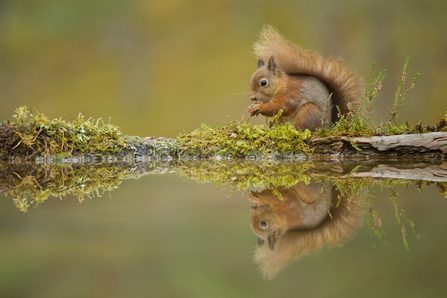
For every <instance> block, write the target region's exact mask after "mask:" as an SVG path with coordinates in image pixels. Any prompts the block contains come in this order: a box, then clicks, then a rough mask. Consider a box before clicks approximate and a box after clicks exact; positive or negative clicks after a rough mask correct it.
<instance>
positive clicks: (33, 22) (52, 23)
mask: <svg viewBox="0 0 447 298" xmlns="http://www.w3.org/2000/svg"><path fill="white" fill-rule="evenodd" d="M264 24H271V25H273V26H275V27H277V28H278V29H279V30H280V31H281V32H283V33H284V34H285V35H286V36H287V37H288V38H289V39H291V40H293V41H294V42H295V43H297V44H300V45H302V46H304V47H306V48H310V49H314V50H317V51H319V52H321V53H322V54H323V55H325V56H329V55H334V56H342V57H344V59H345V60H346V61H348V62H349V63H351V64H353V65H354V66H355V67H356V68H357V70H358V73H359V75H361V76H363V77H366V76H368V75H369V73H370V65H371V62H372V61H377V68H376V69H377V70H383V69H387V70H388V72H387V73H388V75H387V78H386V79H385V81H384V85H383V88H382V92H381V95H380V97H379V98H378V99H379V100H380V104H379V106H378V111H377V113H376V116H377V118H378V119H379V121H380V119H383V120H387V119H388V112H387V107H388V106H390V104H391V101H392V98H393V96H394V91H395V88H396V86H397V84H398V82H399V80H400V73H401V69H402V66H403V63H404V61H405V58H406V57H410V65H409V68H408V77H409V78H410V77H411V76H412V74H413V73H414V72H415V71H420V72H421V74H422V75H421V77H420V79H419V80H418V81H417V83H416V88H415V89H414V90H412V91H411V92H410V93H409V94H408V96H407V100H406V101H405V102H404V106H403V107H402V108H401V110H400V117H399V121H400V122H401V123H402V122H404V121H408V122H409V123H416V122H419V121H420V120H423V121H424V123H425V124H435V123H436V121H437V119H436V116H442V115H444V113H445V111H446V110H447V105H446V104H445V98H446V95H447V92H446V89H445V81H446V79H447V67H446V65H447V52H446V48H447V33H446V32H447V2H446V1H443V0H427V1H413V0H410V1H403V0H399V1H385V0H364V1H354V0H348V1H325V0H315V1H284V0H283V1H281V0H280V1H236V0H214V1H207V0H195V1H187V0H164V1H137V0H128V1H124V0H65V1H58V0H2V1H0V113H1V114H2V115H3V116H2V120H6V119H11V118H12V114H13V111H14V109H15V107H17V106H21V105H28V106H30V107H33V108H36V109H37V110H39V111H41V112H43V113H44V114H46V115H47V116H48V117H49V118H56V117H60V116H62V117H64V118H65V119H67V120H70V119H73V118H76V117H77V115H78V114H79V113H80V112H84V114H85V116H86V117H87V118H88V117H93V118H95V119H97V118H102V119H105V121H108V119H109V118H110V119H111V122H112V123H114V124H116V125H118V126H119V127H121V130H122V131H123V132H124V133H125V134H130V135H139V136H150V135H151V136H157V137H158V136H165V137H175V136H176V135H178V134H179V133H180V132H183V131H184V130H186V131H190V130H193V129H196V128H198V127H199V126H200V124H201V123H205V124H207V125H214V124H215V123H216V122H218V123H220V124H226V123H228V121H229V118H228V117H227V116H228V115H229V116H231V117H233V118H235V119H240V118H241V117H242V116H244V117H245V119H246V118H247V117H248V113H247V112H246V109H247V106H248V105H249V104H250V101H249V99H248V92H249V88H248V82H249V79H250V77H251V74H252V73H253V71H254V70H255V68H256V59H255V57H254V55H253V53H252V52H251V45H252V43H253V41H254V40H255V39H256V34H257V33H258V32H259V31H260V29H261V27H262V26H263V25H264ZM261 118H263V117H258V118H257V119H254V120H253V121H252V122H253V123H263V122H264V119H261Z"/></svg>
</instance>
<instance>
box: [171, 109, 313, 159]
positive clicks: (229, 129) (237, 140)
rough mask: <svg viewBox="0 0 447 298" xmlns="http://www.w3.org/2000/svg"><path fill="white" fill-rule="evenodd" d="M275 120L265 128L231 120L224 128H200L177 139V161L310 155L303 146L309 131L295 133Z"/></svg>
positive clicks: (309, 150) (307, 149) (218, 126)
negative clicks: (211, 157)
mask: <svg viewBox="0 0 447 298" xmlns="http://www.w3.org/2000/svg"><path fill="white" fill-rule="evenodd" d="M280 115H281V112H280V113H278V115H276V116H275V118H274V119H273V121H271V122H270V123H269V125H268V126H264V125H254V126H252V125H250V124H249V123H247V122H243V121H242V120H241V121H235V120H232V121H231V122H230V123H229V124H228V125H226V126H220V125H216V126H214V127H208V126H206V125H202V129H197V130H195V131H193V132H190V133H184V134H180V135H179V136H178V137H177V141H178V143H179V156H180V157H197V158H206V157H210V156H220V157H235V158H243V157H253V158H265V157H279V158H281V157H287V156H290V155H295V154H306V155H309V154H311V152H312V150H311V149H310V148H309V146H308V145H307V144H306V143H305V141H306V140H307V139H309V138H310V136H311V133H310V131H309V130H304V131H297V130H296V129H295V128H294V127H293V126H292V125H290V124H285V125H277V124H276V119H277V118H278V117H279V116H280Z"/></svg>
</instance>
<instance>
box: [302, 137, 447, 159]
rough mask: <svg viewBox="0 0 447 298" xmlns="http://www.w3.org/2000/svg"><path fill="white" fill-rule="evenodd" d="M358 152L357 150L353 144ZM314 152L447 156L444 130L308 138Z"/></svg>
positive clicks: (446, 139)
mask: <svg viewBox="0 0 447 298" xmlns="http://www.w3.org/2000/svg"><path fill="white" fill-rule="evenodd" d="M353 144H355V146H356V147H358V148H359V149H360V150H361V151H359V150H357V149H356V148H355V146H353ZM310 145H311V147H313V148H314V149H315V150H314V153H315V154H329V155H331V154H332V155H333V154H337V155H339V154H341V155H356V156H359V155H360V156H361V155H368V156H371V157H372V156H381V157H389V156H406V157H408V156H419V157H420V156H427V157H435V158H445V157H447V132H432V133H424V134H408V135H394V136H373V137H353V138H349V137H331V138H325V139H316V140H311V141H310Z"/></svg>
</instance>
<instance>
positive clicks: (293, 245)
mask: <svg viewBox="0 0 447 298" xmlns="http://www.w3.org/2000/svg"><path fill="white" fill-rule="evenodd" d="M331 192H332V195H331V198H332V205H333V206H335V205H336V204H337V203H338V196H339V194H340V193H339V192H338V191H336V190H335V189H334V188H333V187H332V191H331ZM351 205H352V207H353V210H349V215H348V216H346V214H347V212H348V208H350V207H348V202H347V199H346V198H341V202H340V204H339V206H338V207H337V208H332V209H331V211H330V212H331V215H332V218H330V217H328V218H327V219H326V220H325V221H324V222H323V223H321V224H320V225H319V226H318V227H316V228H313V229H309V230H289V231H287V232H286V233H284V234H283V235H282V236H281V237H280V238H278V239H277V241H276V244H275V248H274V249H273V250H272V249H270V248H269V246H268V245H262V246H260V247H258V249H257V250H256V252H255V261H256V263H258V264H259V265H260V269H261V271H262V273H263V275H264V276H265V277H266V278H267V279H271V278H273V277H275V276H276V275H277V274H278V273H279V271H280V270H281V269H283V268H284V267H285V266H287V265H289V264H291V263H292V262H294V261H295V260H297V259H299V258H301V257H303V256H305V255H308V254H311V253H314V252H317V251H319V250H320V249H321V248H322V247H323V246H324V244H328V245H331V246H334V245H341V244H342V242H343V240H345V239H346V238H348V237H350V236H351V234H352V232H353V228H355V227H356V226H358V225H359V223H360V214H361V213H360V208H359V206H358V204H357V203H354V202H353V203H352V204H351Z"/></svg>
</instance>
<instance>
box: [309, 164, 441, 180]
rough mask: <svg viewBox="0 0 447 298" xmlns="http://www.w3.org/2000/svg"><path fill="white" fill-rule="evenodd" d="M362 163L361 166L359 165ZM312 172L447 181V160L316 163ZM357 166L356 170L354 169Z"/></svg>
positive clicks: (354, 176) (362, 176)
mask: <svg viewBox="0 0 447 298" xmlns="http://www.w3.org/2000/svg"><path fill="white" fill-rule="evenodd" d="M359 165H360V167H359ZM314 166H315V167H314V168H313V169H311V170H310V171H311V173H313V174H316V175H317V176H329V177H340V178H348V177H351V178H365V177H371V178H386V179H388V178H392V179H408V180H424V181H436V182H447V162H445V161H437V162H436V161H432V162H430V161H427V160H423V159H420V160H407V161H406V162H405V163H402V159H389V160H380V161H378V160H376V161H366V162H359V161H355V162H354V161H351V162H349V161H343V162H339V163H338V164H337V163H333V162H330V163H326V164H325V165H324V164H321V165H319V164H318V163H316V164H314ZM355 167H357V169H356V170H355V171H353V172H352V170H353V169H354V168H355ZM311 175H312V174H311Z"/></svg>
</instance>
